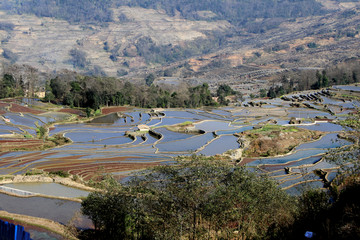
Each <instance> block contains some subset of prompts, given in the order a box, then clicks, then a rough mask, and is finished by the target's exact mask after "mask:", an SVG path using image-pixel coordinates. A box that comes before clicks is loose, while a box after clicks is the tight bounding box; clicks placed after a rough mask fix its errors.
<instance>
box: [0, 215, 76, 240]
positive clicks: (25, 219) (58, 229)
mask: <svg viewBox="0 0 360 240" xmlns="http://www.w3.org/2000/svg"><path fill="white" fill-rule="evenodd" d="M0 217H1V218H2V219H5V220H7V221H10V222H13V223H16V224H21V225H23V226H25V227H26V228H27V227H28V226H30V228H32V229H33V228H36V229H40V230H41V229H46V230H48V231H51V232H54V233H56V234H59V235H60V236H62V237H64V239H74V240H75V239H78V238H76V237H75V236H74V235H73V234H72V233H71V232H70V231H69V228H68V227H66V226H64V225H62V224H60V223H57V222H55V221H52V220H49V219H45V218H39V217H32V216H26V215H21V214H15V213H9V212H6V211H0Z"/></svg>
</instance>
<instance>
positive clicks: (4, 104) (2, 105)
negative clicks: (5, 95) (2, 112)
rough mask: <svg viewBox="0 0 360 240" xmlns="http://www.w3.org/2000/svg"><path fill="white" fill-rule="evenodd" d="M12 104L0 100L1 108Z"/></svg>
mask: <svg viewBox="0 0 360 240" xmlns="http://www.w3.org/2000/svg"><path fill="white" fill-rule="evenodd" d="M8 106H10V104H9V103H4V102H0V108H4V107H8Z"/></svg>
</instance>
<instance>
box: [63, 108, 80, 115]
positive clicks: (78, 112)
mask: <svg viewBox="0 0 360 240" xmlns="http://www.w3.org/2000/svg"><path fill="white" fill-rule="evenodd" d="M59 112H62V113H71V114H76V115H79V116H85V115H86V114H85V113H84V112H83V111H81V110H79V109H72V108H63V109H60V110H59Z"/></svg>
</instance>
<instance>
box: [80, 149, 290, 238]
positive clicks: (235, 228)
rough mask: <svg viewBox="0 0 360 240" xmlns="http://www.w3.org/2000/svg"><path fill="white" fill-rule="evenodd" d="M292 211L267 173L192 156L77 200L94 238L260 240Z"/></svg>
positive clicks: (284, 223) (276, 227)
mask: <svg viewBox="0 0 360 240" xmlns="http://www.w3.org/2000/svg"><path fill="white" fill-rule="evenodd" d="M293 210H294V204H292V200H291V197H289V196H287V195H286V194H285V193H284V192H282V191H281V190H280V189H278V188H277V187H276V184H275V183H274V182H273V181H270V180H269V179H267V178H266V177H260V176H258V175H256V174H255V173H251V172H249V171H247V170H246V169H245V168H243V167H239V166H233V165H229V164H228V163H224V162H220V161H217V160H214V159H212V158H204V157H197V156H193V157H191V159H188V160H182V159H178V161H177V163H176V164H174V165H166V166H158V167H155V168H154V169H150V170H147V171H145V172H143V173H141V174H139V175H138V176H136V177H134V178H133V179H132V180H131V181H130V182H128V183H127V184H125V185H123V186H120V185H119V186H112V187H111V188H108V189H106V191H105V192H96V193H91V194H90V195H89V197H88V198H87V199H86V200H84V202H83V203H82V211H83V213H84V214H86V215H88V216H89V217H90V219H91V220H92V221H93V222H94V225H95V228H96V233H95V234H96V237H95V238H97V239H205V238H206V239H254V238H256V239H264V238H265V237H266V235H267V233H268V231H270V229H271V231H272V232H274V233H275V232H277V231H278V230H279V229H278V226H280V225H286V224H287V223H291V222H292V220H293V217H292V215H291V213H292V212H293Z"/></svg>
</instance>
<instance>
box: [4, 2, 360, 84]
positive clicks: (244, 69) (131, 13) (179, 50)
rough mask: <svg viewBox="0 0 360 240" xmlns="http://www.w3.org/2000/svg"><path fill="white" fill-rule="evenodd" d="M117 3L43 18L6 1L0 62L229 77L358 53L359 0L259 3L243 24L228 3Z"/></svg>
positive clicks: (109, 72)
mask: <svg viewBox="0 0 360 240" xmlns="http://www.w3.org/2000/svg"><path fill="white" fill-rule="evenodd" d="M26 1H27V2H31V1H30V0H26ZM26 1H25V0H24V2H26ZM12 2H13V1H9V4H10V3H12ZM110 2H111V1H110ZM153 2H156V1H153ZM165 2H166V1H165ZM165 2H164V3H163V4H165ZM168 2H171V1H168ZM230 2H231V4H235V1H230ZM299 2H301V1H299ZM116 3H117V4H115V1H114V4H112V5H111V8H109V9H107V10H106V11H105V10H104V11H103V12H101V13H102V14H103V15H104V14H105V15H106V14H107V15H106V17H104V16H103V17H102V19H105V20H103V21H98V22H96V21H95V22H94V20H92V22H81V21H80V20H79V21H78V22H76V19H75V20H74V19H71V20H68V21H66V20H61V19H60V18H55V17H44V16H46V13H43V12H39V11H37V12H36V9H35V10H33V11H35V12H34V14H35V15H33V14H31V13H29V9H26V8H25V7H23V8H22V9H20V10H19V9H17V10H18V11H17V12H14V10H9V9H11V6H7V5H6V4H5V3H3V6H2V9H3V10H1V11H0V18H1V20H0V40H1V44H0V54H1V57H0V61H1V62H3V63H18V64H28V65H31V66H33V67H35V68H38V69H40V70H41V71H47V72H51V71H59V70H61V69H70V70H76V71H79V72H84V73H88V74H95V75H102V74H106V75H109V76H125V77H134V76H141V75H145V74H147V73H148V72H149V71H150V72H151V71H152V72H156V73H157V74H158V76H161V75H165V76H175V77H182V78H187V77H196V78H198V79H201V78H203V79H213V80H216V81H219V80H225V81H230V80H233V79H238V78H239V77H241V76H246V77H250V78H255V79H259V78H260V79H262V78H265V77H267V76H271V75H273V74H276V73H278V72H282V71H284V70H286V69H292V68H321V67H324V66H327V65H329V64H333V63H336V62H341V61H344V60H346V59H350V58H359V56H360V50H359V49H360V48H359V42H360V41H359V29H360V14H359V9H358V8H357V7H358V6H359V2H357V1H340V0H336V1H331V0H327V1H317V3H312V4H313V6H315V5H316V7H317V8H319V9H318V10H316V11H315V10H312V11H310V10H306V8H301V7H300V8H299V13H298V14H297V15H296V14H295V13H293V12H291V13H288V14H283V15H281V14H280V13H278V12H274V11H273V9H272V8H271V9H270V8H269V12H268V13H266V11H265V13H266V14H267V16H265V15H264V16H263V17H261V16H262V15H261V14H260V12H262V10H261V9H262V8H261V6H257V8H256V9H257V10H256V11H255V12H254V13H253V15H249V19H247V20H246V21H243V22H241V23H240V20H241V18H240V17H238V18H235V17H234V14H233V12H232V11H231V9H228V8H226V9H224V10H223V13H221V11H220V10H219V9H221V8H220V7H221V6H218V8H215V7H207V6H202V7H199V6H197V7H196V8H194V9H193V10H191V9H190V10H189V9H185V7H179V11H173V10H174V9H173V8H170V7H169V8H165V7H164V6H165V5H164V6H162V5H161V4H160V5H159V6H158V7H155V5H152V4H149V5H148V6H145V5H144V6H143V5H142V4H140V2H139V4H138V3H137V2H136V1H135V2H134V3H133V4H128V3H127V2H126V1H118V2H116ZM184 4H185V3H184ZM186 4H187V5H186ZM186 4H185V5H186V6H192V5H191V3H188V2H186ZM236 4H237V3H236ZM244 4H245V3H244ZM266 4H268V3H266ZM279 4H280V5H281V4H290V3H287V1H284V3H282V2H281V3H279ZM299 4H300V3H299ZM5 5H6V6H5ZM280 5H279V8H280V9H281V7H284V6H285V5H281V6H280ZM129 6H131V7H129ZM169 6H172V5H169ZM229 6H230V5H229ZM244 6H247V5H244ZM251 6H252V5H251ZM289 6H290V5H289ZM291 6H292V7H293V5H291ZM299 6H300V5H299ZM301 6H303V5H301ZM224 7H225V6H224ZM227 7H228V6H227ZM171 9H172V10H171ZM291 9H292V8H291ZM304 9H305V10H304ZM40 10H41V9H40ZM65 10H66V9H65ZM65 10H64V11H65ZM170 10H171V11H170ZM218 10H219V11H218ZM270 10H271V11H270ZM289 10H290V8H289ZM19 13H20V14H19ZM50 13H51V14H54V13H53V12H50ZM50 13H48V15H49V16H53V15H51V14H50ZM110 13H111V14H110ZM190 13H193V14H192V15H191V14H190ZM226 14H227V15H226ZM256 14H257V15H256ZM94 16H95V17H99V16H97V15H94ZM297 16H300V17H297ZM106 19H108V20H106ZM109 19H110V20H109Z"/></svg>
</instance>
